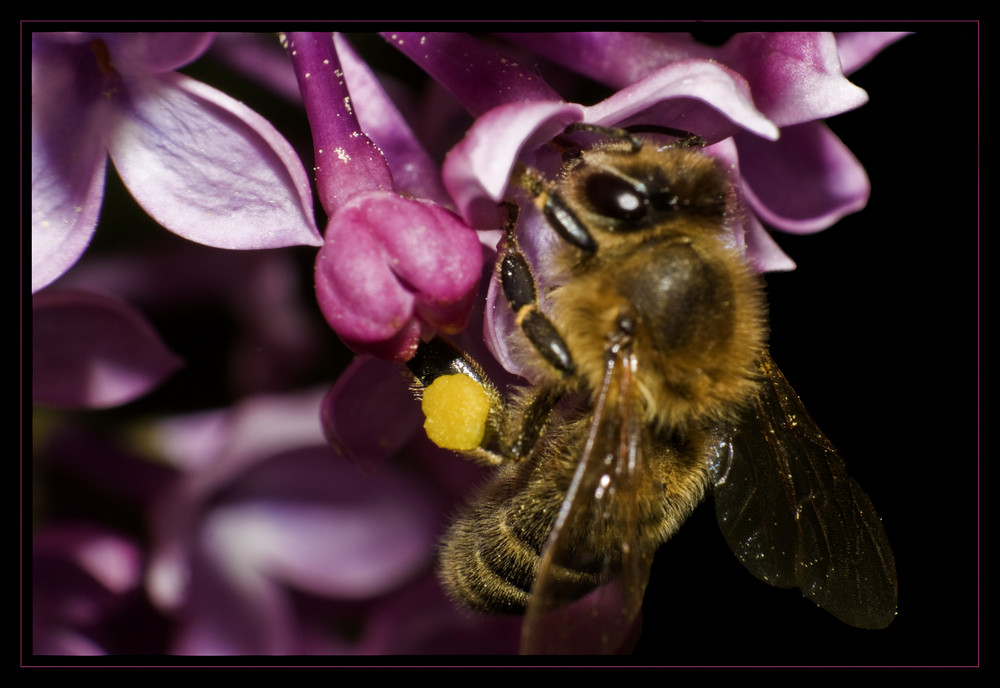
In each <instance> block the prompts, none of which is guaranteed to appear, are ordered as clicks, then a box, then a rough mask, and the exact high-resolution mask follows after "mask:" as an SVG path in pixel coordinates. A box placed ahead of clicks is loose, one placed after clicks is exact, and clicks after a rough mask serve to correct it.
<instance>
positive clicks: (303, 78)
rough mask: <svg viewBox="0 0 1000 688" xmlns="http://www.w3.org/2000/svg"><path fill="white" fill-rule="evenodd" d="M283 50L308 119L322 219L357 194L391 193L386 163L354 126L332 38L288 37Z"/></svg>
mask: <svg viewBox="0 0 1000 688" xmlns="http://www.w3.org/2000/svg"><path fill="white" fill-rule="evenodd" d="M285 44H286V48H287V50H288V54H289V55H290V56H291V59H292V66H293V67H294V68H295V76H296V77H297V78H298V81H299V90H300V91H301V92H302V102H303V104H304V105H305V108H306V115H307V116H308V117H309V127H310V129H311V130H312V137H313V150H314V152H315V169H316V185H317V188H318V193H319V199H320V202H321V203H322V204H323V209H324V210H325V211H326V214H327V215H328V216H330V217H332V216H333V214H334V213H335V212H336V211H337V209H338V208H339V207H340V206H341V205H342V204H343V203H344V202H346V201H347V200H349V199H350V198H351V197H352V196H354V195H355V194H357V193H362V192H366V191H377V190H382V191H392V190H393V189H394V188H395V187H394V185H393V180H392V175H391V174H390V172H389V166H388V165H387V164H386V161H385V157H384V156H383V155H382V152H381V151H380V150H379V149H378V147H377V146H375V144H374V143H372V141H371V139H369V138H368V136H366V135H365V133H364V132H363V131H361V127H360V125H359V124H358V120H357V116H356V115H355V113H354V105H353V104H352V100H351V94H350V92H349V91H348V90H347V84H346V83H345V80H344V73H343V71H342V70H341V68H340V58H339V56H338V54H337V51H336V50H335V48H334V43H333V37H332V36H331V35H330V34H329V33H326V32H316V33H310V32H303V33H289V34H288V35H287V36H286V39H285Z"/></svg>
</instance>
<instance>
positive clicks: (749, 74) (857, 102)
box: [720, 31, 868, 127]
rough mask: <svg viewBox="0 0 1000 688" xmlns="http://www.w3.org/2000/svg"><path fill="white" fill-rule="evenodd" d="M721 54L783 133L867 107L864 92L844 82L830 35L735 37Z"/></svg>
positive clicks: (780, 32) (791, 33) (832, 37)
mask: <svg viewBox="0 0 1000 688" xmlns="http://www.w3.org/2000/svg"><path fill="white" fill-rule="evenodd" d="M720 53H721V59H722V61H723V62H725V63H726V64H727V65H729V66H730V67H732V68H733V69H735V70H736V71H737V72H739V73H740V74H742V75H743V77H745V78H746V80H747V81H748V82H749V83H750V88H751V89H752V91H753V97H754V102H756V103H757V107H758V108H759V109H760V111H761V112H764V113H766V114H767V116H768V117H769V118H770V119H771V120H772V121H773V122H774V123H775V124H777V125H778V126H779V127H787V126H790V125H794V124H800V123H802V122H809V121H812V120H816V119H824V118H826V117H832V116H833V115H838V114H840V113H842V112H847V111H848V110H853V109H854V108H856V107H859V106H861V105H864V104H865V103H866V102H867V101H868V94H867V93H865V91H864V90H863V89H861V88H858V87H857V86H855V85H854V84H852V83H851V82H850V81H848V80H847V79H846V78H844V74H843V72H842V71H841V67H840V55H839V53H838V52H837V41H836V40H835V38H834V36H833V34H831V33H817V32H812V33H795V32H783V31H778V32H770V33H742V34H736V35H735V36H734V37H733V38H732V40H730V41H729V42H728V43H726V45H725V46H724V47H723V48H722V49H721V50H720Z"/></svg>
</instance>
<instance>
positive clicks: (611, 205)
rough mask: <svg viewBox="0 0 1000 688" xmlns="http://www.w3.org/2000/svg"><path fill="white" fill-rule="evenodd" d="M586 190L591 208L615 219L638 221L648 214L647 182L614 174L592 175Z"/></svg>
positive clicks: (588, 179)
mask: <svg viewBox="0 0 1000 688" xmlns="http://www.w3.org/2000/svg"><path fill="white" fill-rule="evenodd" d="M585 191H586V198H587V201H588V202H589V204H590V207H591V209H592V210H594V212H596V213H598V214H600V215H603V216H604V217H608V218H611V219H613V220H622V221H625V222H637V221H639V220H641V219H642V218H643V217H644V216H645V215H646V211H647V209H648V208H649V195H648V192H647V190H646V185H645V184H642V183H640V182H635V181H630V180H628V179H623V178H621V177H619V176H616V175H613V174H606V173H596V174H592V175H590V176H589V177H588V178H587V182H586V187H585Z"/></svg>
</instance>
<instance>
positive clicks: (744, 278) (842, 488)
mask: <svg viewBox="0 0 1000 688" xmlns="http://www.w3.org/2000/svg"><path fill="white" fill-rule="evenodd" d="M654 134H655V136H654ZM662 134H666V135H670V137H671V140H670V141H669V142H666V143H664V140H663V139H662V138H661V135H662ZM574 135H575V136H577V137H579V136H584V137H590V138H595V137H596V138H597V139H598V140H597V141H596V142H592V143H591V144H590V145H583V144H577V143H575V142H574V141H573V139H572V138H570V137H571V136H574ZM558 141H559V143H558V144H557V145H558V146H559V147H560V150H561V152H562V159H563V161H562V163H561V165H562V166H561V169H560V171H559V173H558V175H555V176H554V177H553V178H551V179H550V178H547V177H546V176H545V175H544V174H542V173H541V172H539V171H537V170H535V169H531V168H521V169H519V170H517V171H516V172H515V176H514V178H513V182H514V183H513V186H514V187H515V188H519V189H522V190H523V191H525V192H527V195H528V196H529V199H530V200H532V201H533V203H534V205H535V206H536V208H537V209H538V210H540V211H541V213H542V215H543V216H544V218H545V219H546V221H547V222H548V224H549V225H550V226H551V227H552V229H554V230H555V232H556V233H557V234H558V236H559V237H560V238H561V244H560V246H559V248H558V250H556V251H555V255H554V256H552V264H551V265H550V266H548V269H551V270H552V271H553V272H554V274H557V275H558V276H559V277H558V279H557V281H556V283H555V284H553V285H552V286H549V287H547V288H546V289H545V290H544V291H542V290H541V289H540V288H539V287H538V283H537V281H536V278H535V274H534V271H533V267H532V266H531V264H530V263H529V260H528V259H527V257H526V255H525V253H524V252H523V251H522V249H521V247H520V245H519V239H518V231H517V229H518V219H519V215H520V210H519V206H517V205H514V204H508V206H507V207H508V210H509V218H508V221H507V223H506V227H505V239H504V246H503V250H502V251H501V253H500V256H499V259H498V263H497V268H496V269H497V278H498V280H499V282H500V284H501V285H502V289H503V294H504V296H505V297H506V301H507V302H508V303H509V305H510V308H511V312H512V314H513V315H514V316H515V317H516V323H517V325H518V327H519V332H520V333H521V334H518V335H517V336H518V337H522V338H523V339H522V343H524V346H525V348H526V350H527V352H528V354H529V359H530V361H531V362H532V372H533V375H534V377H535V378H537V382H536V383H535V384H533V385H531V386H527V387H523V388H520V389H518V390H515V391H514V392H513V393H512V394H511V395H508V397H509V398H505V396H504V395H501V394H500V393H499V391H498V390H497V388H496V387H495V386H494V384H493V383H492V382H491V381H490V380H489V379H488V378H487V377H486V375H485V374H484V373H483V372H482V369H481V368H480V367H479V366H478V365H477V364H476V362H475V361H473V360H472V359H471V358H470V357H469V356H467V355H466V354H464V353H462V352H461V351H459V350H458V349H456V348H455V347H454V346H452V345H451V344H450V343H448V342H446V341H444V340H442V339H434V340H431V341H429V342H426V343H424V344H422V345H421V346H420V348H419V349H418V352H417V355H416V356H415V357H414V358H413V360H412V361H411V362H410V370H411V372H412V373H413V374H414V376H415V378H416V380H417V385H416V386H417V387H418V388H419V389H421V390H422V392H423V401H424V410H425V414H426V416H427V428H428V433H429V434H432V426H433V425H434V424H435V423H438V424H440V423H439V421H440V420H441V419H442V418H444V419H446V420H448V421H450V419H451V416H452V415H454V414H456V413H459V415H460V412H461V411H462V410H463V409H468V408H472V407H478V408H479V409H480V411H478V412H477V413H478V415H476V414H473V415H475V416H476V419H475V420H474V421H473V422H472V423H471V426H472V427H473V428H474V431H473V432H472V435H471V438H464V439H461V440H458V439H454V438H453V437H451V436H437V437H435V436H434V435H433V434H432V439H435V441H436V442H438V444H439V445H441V446H445V447H448V448H452V449H457V450H459V451H461V452H463V453H465V454H467V455H469V456H471V457H473V458H476V459H479V460H481V461H485V462H486V463H490V464H493V465H496V466H497V468H496V471H495V474H494V475H493V477H492V479H491V480H490V481H489V483H488V484H487V485H486V486H485V487H484V488H483V489H482V491H481V492H480V493H479V494H478V495H477V496H476V498H475V499H474V501H473V502H472V503H471V506H470V507H469V508H468V510H467V511H466V512H464V513H463V514H461V515H460V516H459V517H458V518H457V520H456V521H455V522H454V524H453V525H452V526H451V528H450V530H449V531H448V533H447V535H446V536H445V538H444V541H443V546H442V551H441V578H442V580H443V583H444V585H445V587H446V589H447V590H448V591H449V593H450V594H451V595H452V596H453V597H454V598H455V599H456V600H457V601H459V602H460V603H462V604H464V605H466V606H468V607H471V608H473V609H477V610H482V611H486V612H509V613H518V614H524V615H525V621H524V624H523V627H522V628H523V630H522V648H521V649H522V651H523V652H525V653H543V652H544V653H548V652H556V653H565V652H615V651H618V650H620V649H621V648H622V646H623V645H626V644H627V640H628V638H629V635H630V634H631V633H633V632H634V629H635V626H636V622H637V619H638V617H639V614H640V610H641V606H642V599H643V595H644V592H645V587H646V583H647V580H648V576H649V571H650V565H651V563H652V559H653V555H654V553H655V552H656V550H657V548H659V547H660V545H661V544H663V543H664V542H666V541H667V540H668V539H669V538H670V537H671V536H672V535H673V534H674V533H675V532H676V531H677V529H678V528H680V526H681V524H683V522H684V521H685V520H686V518H687V517H688V516H689V514H690V513H691V512H692V511H693V510H694V508H695V507H696V506H697V505H698V504H699V503H700V502H701V501H702V500H703V499H704V498H705V497H706V496H707V495H712V496H713V497H714V501H715V505H716V510H717V515H718V520H719V524H720V527H721V529H722V531H723V533H724V535H725V537H726V540H727V542H728V544H729V546H730V548H731V549H732V550H733V552H734V553H735V554H736V556H737V557H738V558H739V559H740V561H742V562H743V564H744V565H745V566H746V567H747V568H748V569H749V570H750V571H751V573H753V574H754V575H755V576H756V577H758V578H760V579H762V580H764V581H766V582H768V583H770V584H771V585H775V586H779V587H799V588H801V590H802V591H803V593H804V594H805V596H806V597H808V598H809V599H811V600H813V601H814V602H816V603H817V604H819V605H820V606H822V607H823V608H825V609H826V610H828V611H829V612H831V613H833V614H834V615H835V616H837V617H838V618H840V619H841V620H843V621H845V622H847V623H849V624H851V625H854V626H859V627H865V628H883V627H885V626H887V625H888V624H889V623H890V622H891V621H892V619H893V618H894V616H895V610H896V572H895V564H894V560H893V556H892V553H891V550H890V547H889V543H888V540H887V538H886V535H885V531H884V529H883V527H882V523H881V520H880V519H879V517H878V516H877V514H876V513H875V510H874V508H873V507H872V504H871V502H870V501H869V499H868V497H867V496H866V495H865V493H864V492H862V490H861V489H860V487H858V485H857V483H855V481H854V480H853V479H851V478H850V477H849V476H848V474H847V471H846V468H845V466H844V462H843V460H842V459H841V458H840V456H839V455H838V453H837V451H836V450H835V449H834V448H833V447H832V446H831V444H830V442H829V441H828V440H827V439H826V437H825V436H824V435H823V434H822V433H821V432H820V430H819V429H818V427H817V426H816V424H815V422H814V421H813V420H812V419H811V418H810V417H809V415H808V413H807V412H806V410H805V408H804V407H803V405H802V403H801V401H800V400H799V399H798V397H797V396H796V395H795V392H794V391H793V390H792V388H791V387H790V385H789V384H788V382H787V381H786V380H785V378H784V377H783V376H782V374H781V372H780V371H779V370H778V368H777V367H776V366H775V364H774V362H773V361H772V360H771V357H770V355H769V354H768V352H767V348H766V347H767V342H766V338H767V315H766V303H765V298H764V295H763V290H762V283H761V279H760V277H759V275H757V274H756V273H755V272H754V271H753V270H752V269H751V267H750V266H749V265H748V262H747V260H746V257H745V255H744V250H743V248H742V246H740V245H739V243H738V242H737V241H736V240H735V239H734V236H733V232H732V230H731V229H730V226H731V223H730V220H731V219H732V218H733V217H734V213H735V212H737V211H736V210H735V206H736V205H737V204H736V202H735V192H734V191H733V188H732V186H733V185H732V182H731V181H730V179H729V177H728V176H727V173H726V172H725V170H724V169H723V168H722V167H721V166H720V164H719V163H718V162H717V161H716V160H715V159H713V158H711V157H710V156H708V155H706V154H705V153H704V152H703V151H702V150H701V149H702V147H703V145H704V142H703V141H702V140H701V139H700V138H699V137H697V136H695V135H693V134H688V133H685V132H678V131H675V130H668V129H662V128H661V129H657V130H654V131H637V130H623V129H610V128H604V127H597V126H591V125H586V124H577V125H571V127H570V128H569V129H567V131H566V132H565V133H564V135H563V136H562V137H560V139H558ZM456 376H457V378H456ZM451 379H458V380H462V381H464V382H465V383H467V386H468V387H470V388H471V390H472V396H473V397H475V398H477V399H478V401H477V402H475V403H472V404H470V403H468V402H466V401H462V400H460V399H463V398H467V397H461V396H452V395H451V394H449V393H444V395H443V399H444V402H443V404H442V403H441V402H440V401H435V399H436V398H442V395H439V394H432V392H436V391H437V390H435V389H434V388H435V387H436V386H437V385H438V383H439V382H442V381H444V380H451ZM442 409H443V410H442Z"/></svg>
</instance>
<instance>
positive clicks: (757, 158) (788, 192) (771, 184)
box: [737, 122, 870, 233]
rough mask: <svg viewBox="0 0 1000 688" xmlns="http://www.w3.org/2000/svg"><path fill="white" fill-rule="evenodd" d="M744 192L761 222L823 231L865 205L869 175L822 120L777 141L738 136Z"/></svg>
mask: <svg viewBox="0 0 1000 688" xmlns="http://www.w3.org/2000/svg"><path fill="white" fill-rule="evenodd" d="M737 141H738V145H739V149H740V166H741V170H742V173H743V181H744V185H745V189H744V190H745V192H746V195H747V197H748V200H749V202H750V204H751V206H752V207H753V209H754V212H756V213H757V214H758V215H759V216H760V218H761V219H762V220H763V221H764V222H766V223H768V224H770V225H773V226H775V227H777V228H779V229H782V230H785V231H788V232H796V233H810V232H818V231H820V230H822V229H826V228H827V227H829V226H830V225H832V224H833V223H835V222H836V221H837V220H839V219H840V218H841V217H843V216H844V215H847V214H848V213H853V212H855V211H857V210H860V209H861V208H863V207H864V206H865V204H866V203H867V202H868V195H869V192H870V185H869V182H868V175H867V174H866V173H865V170H864V167H862V166H861V163H859V162H858V160H857V158H855V157H854V155H853V154H852V153H851V151H850V150H849V149H848V148H847V147H846V146H845V145H844V144H843V142H841V140H840V139H839V138H837V136H836V135H835V134H834V133H833V132H832V131H830V129H829V128H828V127H827V126H826V125H825V124H823V123H822V122H809V123H806V124H801V125H799V126H795V127H786V128H784V129H782V132H781V138H780V139H779V140H778V141H774V142H768V141H763V140H761V139H759V138H756V137H753V136H739V137H737Z"/></svg>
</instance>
